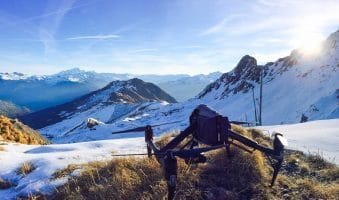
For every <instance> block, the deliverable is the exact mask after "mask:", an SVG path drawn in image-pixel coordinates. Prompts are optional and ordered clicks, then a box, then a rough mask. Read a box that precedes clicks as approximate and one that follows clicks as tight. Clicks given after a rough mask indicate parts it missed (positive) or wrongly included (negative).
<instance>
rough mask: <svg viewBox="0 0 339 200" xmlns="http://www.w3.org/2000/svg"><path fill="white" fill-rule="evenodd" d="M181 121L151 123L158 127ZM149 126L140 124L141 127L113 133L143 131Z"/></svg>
mask: <svg viewBox="0 0 339 200" xmlns="http://www.w3.org/2000/svg"><path fill="white" fill-rule="evenodd" d="M178 122H180V121H175V122H168V123H163V124H156V125H150V126H151V127H157V126H163V125H167V124H175V123H178ZM147 127H148V126H140V127H136V128H131V129H127V130H123V131H114V132H112V134H119V133H130V132H143V131H145V130H146V128H147Z"/></svg>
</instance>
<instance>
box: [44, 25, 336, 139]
mask: <svg viewBox="0 0 339 200" xmlns="http://www.w3.org/2000/svg"><path fill="white" fill-rule="evenodd" d="M337 41H339V31H337V32H335V33H333V34H332V35H331V36H330V37H329V38H328V39H327V40H326V41H325V42H324V45H323V49H322V51H321V54H319V55H317V56H312V57H309V56H308V55H305V54H303V53H302V52H301V51H298V50H294V51H292V53H291V55H289V56H287V57H285V58H281V59H278V60H277V61H275V62H271V63H267V64H266V65H264V66H258V65H257V61H256V59H255V58H253V57H251V56H244V57H243V58H242V59H241V60H240V62H239V63H238V65H237V66H236V67H235V68H234V69H233V70H232V71H230V72H228V73H225V74H223V75H222V76H221V77H220V78H219V79H218V80H216V81H215V82H213V83H211V84H210V85H208V86H207V87H206V88H205V89H204V90H203V91H202V92H200V94H199V95H198V96H197V97H195V98H192V99H190V100H187V101H185V102H181V103H176V104H168V105H167V104H162V103H158V102H155V103H154V102H147V103H143V104H140V105H139V106H136V107H134V108H132V109H131V110H129V111H128V112H126V113H124V115H121V116H120V117H119V118H114V120H108V119H113V118H112V117H111V116H115V115H116V112H115V111H114V110H113V109H111V110H105V111H102V112H101V111H100V112H95V113H94V112H93V113H90V114H89V113H86V112H81V113H79V114H77V115H73V116H72V117H70V118H69V119H66V120H64V121H60V122H59V123H56V124H53V125H50V126H47V127H44V128H42V129H41V130H40V131H41V132H42V133H43V134H45V135H52V136H53V137H54V139H52V141H54V142H58V143H64V142H76V141H88V140H98V139H108V138H120V137H133V136H137V135H138V134H139V133H130V134H125V135H112V134H111V131H113V130H123V129H126V128H134V127H138V126H144V125H147V124H149V125H154V124H162V123H166V122H175V123H173V124H166V125H162V126H157V127H156V128H155V130H154V131H155V133H156V134H160V133H163V132H166V131H169V130H173V129H183V128H185V127H186V126H187V125H188V117H189V115H190V114H191V112H192V111H193V109H194V108H195V107H196V106H197V105H199V104H206V105H208V106H210V107H212V108H213V109H215V110H217V111H218V112H219V113H221V114H223V115H226V116H228V117H229V118H230V120H243V121H244V120H246V121H250V122H255V120H254V119H255V117H254V103H253V94H254V96H255V99H257V98H258V97H259V83H260V78H259V77H260V71H261V69H263V111H262V117H263V118H262V121H263V124H264V125H271V124H283V123H298V122H300V121H301V118H302V116H303V115H304V116H306V118H307V120H318V119H331V118H339V109H338V108H339V106H338V104H339V92H338V91H339V90H338V89H339V88H338V85H339V72H338V69H339V43H338V42H337ZM252 89H253V93H252ZM256 104H257V103H256ZM79 105H81V104H79ZM118 113H119V112H118ZM103 116H105V118H104V117H103ZM88 117H92V118H95V119H99V121H104V122H105V123H104V124H98V125H97V126H96V128H95V129H89V128H86V127H81V128H76V127H75V125H76V124H78V123H82V122H84V121H86V120H87V118H88ZM65 133H67V134H65Z"/></svg>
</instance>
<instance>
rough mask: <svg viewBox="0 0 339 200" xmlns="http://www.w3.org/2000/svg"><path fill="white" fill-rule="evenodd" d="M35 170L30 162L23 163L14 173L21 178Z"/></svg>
mask: <svg viewBox="0 0 339 200" xmlns="http://www.w3.org/2000/svg"><path fill="white" fill-rule="evenodd" d="M34 169H35V167H34V165H33V164H32V163H30V162H25V163H23V164H22V165H21V166H20V168H19V169H17V171H16V173H17V174H20V175H22V176H26V175H27V174H29V173H31V172H32V171H33V170H34Z"/></svg>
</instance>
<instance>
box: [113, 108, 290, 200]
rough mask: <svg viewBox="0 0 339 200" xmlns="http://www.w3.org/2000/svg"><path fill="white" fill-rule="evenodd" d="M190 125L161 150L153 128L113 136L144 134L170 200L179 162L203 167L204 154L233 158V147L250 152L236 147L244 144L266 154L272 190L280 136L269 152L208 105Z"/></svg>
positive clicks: (279, 159) (279, 156) (280, 153)
mask: <svg viewBox="0 0 339 200" xmlns="http://www.w3.org/2000/svg"><path fill="white" fill-rule="evenodd" d="M189 122H190V125H189V126H188V127H187V128H186V129H185V130H183V131H181V132H180V134H179V135H178V136H176V137H175V138H174V139H173V140H171V141H170V142H169V143H168V144H167V145H165V146H164V147H162V148H159V147H157V146H156V144H154V142H153V130H152V127H151V126H149V125H148V126H146V127H139V128H135V129H131V130H126V131H120V132H114V133H113V134H117V133H126V132H130V131H145V142H146V144H147V153H148V156H149V157H151V156H152V155H155V157H156V159H157V160H158V162H159V163H160V164H161V166H162V168H163V171H164V176H165V179H166V181H167V186H168V199H173V198H174V196H175V188H176V182H177V171H178V170H177V168H178V167H177V159H176V157H179V158H182V159H186V160H187V159H194V161H195V162H196V163H203V162H205V161H206V157H205V156H204V155H203V154H202V153H204V152H208V151H211V150H215V149H219V148H225V149H226V151H227V154H228V155H229V156H230V155H231V152H230V145H234V146H237V147H239V148H241V149H243V150H245V151H248V152H251V151H250V150H248V149H247V148H244V147H243V146H241V145H239V144H237V143H234V141H237V142H238V143H242V144H243V145H246V146H248V147H250V148H253V150H259V151H262V152H263V153H265V154H266V155H267V156H268V157H269V158H270V161H271V164H272V167H273V169H274V172H273V176H272V181H271V186H273V184H274V182H275V179H276V177H277V175H278V172H279V170H280V168H281V164H282V161H283V156H284V146H285V141H284V138H282V135H281V134H280V133H277V134H275V136H274V140H273V148H268V147H265V146H262V145H260V144H258V143H257V142H256V141H253V140H251V139H249V138H247V137H245V136H242V135H240V134H239V133H236V132H234V131H232V130H231V125H230V122H229V120H228V118H227V117H224V116H222V115H220V114H219V113H217V112H215V111H214V110H212V109H210V108H209V107H207V106H206V105H199V106H198V107H197V108H196V109H194V111H193V112H192V114H191V116H190V119H189ZM189 136H192V139H191V140H190V141H189V142H188V143H186V144H185V145H184V146H183V147H181V149H179V150H177V149H175V148H176V147H178V145H179V144H180V143H181V142H182V141H184V140H185V139H186V138H187V137H189ZM198 144H204V145H205V146H207V147H198Z"/></svg>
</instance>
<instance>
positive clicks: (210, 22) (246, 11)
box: [0, 0, 339, 74]
mask: <svg viewBox="0 0 339 200" xmlns="http://www.w3.org/2000/svg"><path fill="white" fill-rule="evenodd" d="M338 10H339V1H337V0H333V1H328V0H319V1H315V0H298V1H297V0H271V1H269V0H243V1H238V0H235V1H230V0H227V1H226V0H225V1H221V0H205V1H204V0H190V1H189V0H168V1H165V0H145V1H141V0H121V1H118V0H3V1H0V72H14V71H18V72H23V73H27V74H51V73H56V72H59V71H61V70H65V69H69V68H73V67H79V68H81V69H85V70H95V71H98V72H115V73H134V74H150V73H152V74H179V73H187V74H199V73H205V74H206V73H210V72H213V71H221V72H227V71H229V70H231V69H232V68H233V67H234V66H235V65H236V64H237V62H238V61H239V59H240V58H241V57H242V56H243V55H245V54H249V55H252V56H254V57H256V58H257V60H258V62H259V63H265V62H268V61H274V60H276V59H278V58H279V57H284V56H287V55H288V54H289V53H290V51H291V50H292V49H294V48H301V47H304V48H311V47H312V45H315V44H316V43H318V42H319V41H321V40H324V39H326V37H327V36H328V35H329V34H330V33H332V32H334V31H336V30H337V29H339V12H338Z"/></svg>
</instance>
